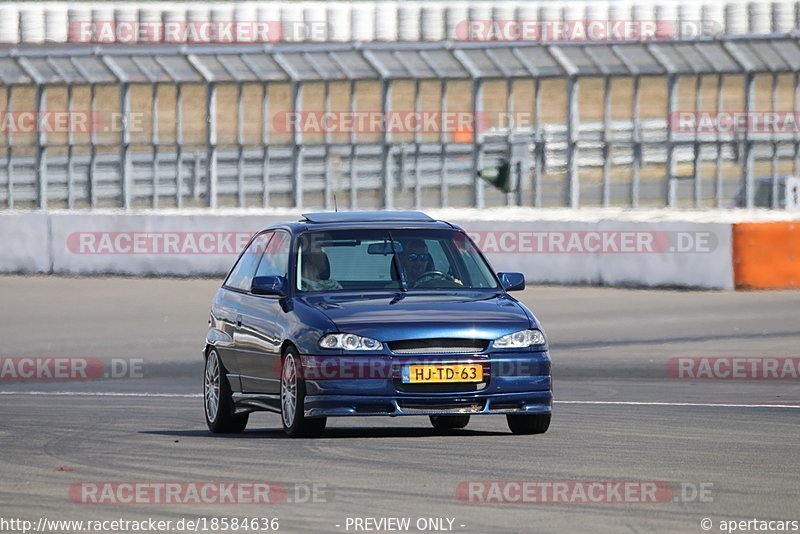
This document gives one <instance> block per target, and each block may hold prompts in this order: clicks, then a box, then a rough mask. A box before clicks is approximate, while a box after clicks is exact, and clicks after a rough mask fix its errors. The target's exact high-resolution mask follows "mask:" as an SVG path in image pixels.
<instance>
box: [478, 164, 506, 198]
mask: <svg viewBox="0 0 800 534" xmlns="http://www.w3.org/2000/svg"><path fill="white" fill-rule="evenodd" d="M478 176H480V177H481V178H483V179H484V180H486V181H487V182H489V183H490V184H492V185H493V186H494V187H496V188H497V189H499V190H500V191H503V192H504V193H509V192H511V190H512V189H513V187H512V186H511V163H509V162H508V161H506V160H502V161H501V162H500V164H499V165H498V166H497V167H489V168H488V169H483V170H481V171H478Z"/></svg>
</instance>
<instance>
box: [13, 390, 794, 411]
mask: <svg viewBox="0 0 800 534" xmlns="http://www.w3.org/2000/svg"><path fill="white" fill-rule="evenodd" d="M0 395H39V396H44V397H47V396H50V397H145V398H146V397H152V398H183V399H196V398H200V397H202V396H203V395H202V394H200V393H118V392H107V391H95V392H92V391H0ZM553 403H554V404H598V405H620V406H700V407H706V408H794V409H800V404H722V403H712V402H644V401H581V400H557V401H553Z"/></svg>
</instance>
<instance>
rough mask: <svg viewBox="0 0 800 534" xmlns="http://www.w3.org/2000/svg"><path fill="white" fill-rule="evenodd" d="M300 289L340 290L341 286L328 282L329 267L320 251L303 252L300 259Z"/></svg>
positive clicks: (324, 255)
mask: <svg viewBox="0 0 800 534" xmlns="http://www.w3.org/2000/svg"><path fill="white" fill-rule="evenodd" d="M301 263H302V266H303V267H302V275H301V283H300V285H301V288H302V289H303V291H326V290H334V289H342V284H340V283H339V282H338V281H336V280H330V275H331V266H330V263H329V262H328V255H327V254H325V253H324V252H322V251H319V252H304V253H303V257H302V262H301Z"/></svg>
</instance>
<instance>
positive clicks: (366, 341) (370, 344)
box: [319, 334, 383, 350]
mask: <svg viewBox="0 0 800 534" xmlns="http://www.w3.org/2000/svg"><path fill="white" fill-rule="evenodd" d="M319 346H320V347H322V348H323V349H342V350H380V349H381V348H383V344H382V343H381V342H380V341H378V340H376V339H372V338H369V337H361V336H357V335H355V334H327V335H324V336H322V337H321V338H320V339H319Z"/></svg>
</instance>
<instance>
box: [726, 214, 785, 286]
mask: <svg viewBox="0 0 800 534" xmlns="http://www.w3.org/2000/svg"><path fill="white" fill-rule="evenodd" d="M733 272H734V283H735V284H736V287H737V288H744V289H791V288H798V287H800V222H798V221H788V222H762V223H738V224H734V225H733Z"/></svg>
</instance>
